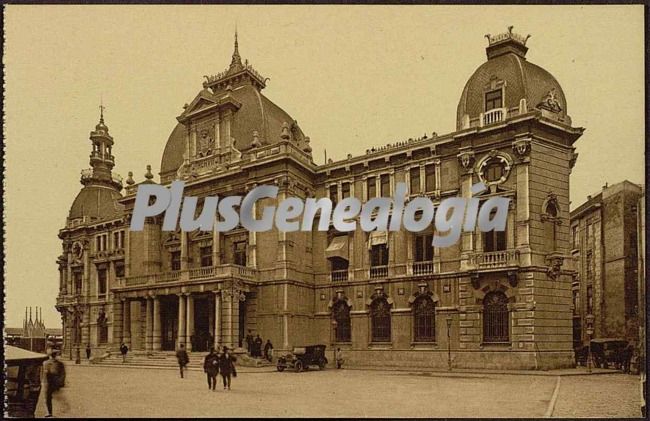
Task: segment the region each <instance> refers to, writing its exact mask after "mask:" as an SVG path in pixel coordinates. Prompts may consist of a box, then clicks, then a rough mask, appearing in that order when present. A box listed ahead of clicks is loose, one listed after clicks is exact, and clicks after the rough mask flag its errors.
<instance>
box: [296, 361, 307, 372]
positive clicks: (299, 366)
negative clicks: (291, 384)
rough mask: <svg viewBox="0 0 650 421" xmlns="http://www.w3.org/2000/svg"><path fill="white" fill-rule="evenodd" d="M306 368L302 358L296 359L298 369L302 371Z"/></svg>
mask: <svg viewBox="0 0 650 421" xmlns="http://www.w3.org/2000/svg"><path fill="white" fill-rule="evenodd" d="M304 369H305V367H304V366H303V364H302V361H300V360H298V361H296V371H297V372H298V373H300V372H301V371H302V370H304Z"/></svg>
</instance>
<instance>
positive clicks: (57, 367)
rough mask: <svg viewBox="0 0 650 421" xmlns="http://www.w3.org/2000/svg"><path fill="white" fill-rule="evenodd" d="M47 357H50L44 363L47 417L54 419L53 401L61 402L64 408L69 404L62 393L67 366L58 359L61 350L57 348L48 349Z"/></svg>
mask: <svg viewBox="0 0 650 421" xmlns="http://www.w3.org/2000/svg"><path fill="white" fill-rule="evenodd" d="M46 352H47V355H48V357H49V359H48V360H46V361H45V362H44V363H43V377H44V379H45V405H46V407H47V415H45V416H46V417H52V416H54V415H53V411H52V400H53V398H54V399H55V400H57V402H60V403H61V404H62V406H63V407H68V403H67V401H66V400H65V399H63V397H62V396H61V394H60V393H58V392H59V391H60V390H61V388H63V387H64V386H65V365H64V364H63V362H62V361H61V360H60V359H58V358H57V356H58V355H59V352H60V351H59V350H58V349H56V348H48V349H47V351H46Z"/></svg>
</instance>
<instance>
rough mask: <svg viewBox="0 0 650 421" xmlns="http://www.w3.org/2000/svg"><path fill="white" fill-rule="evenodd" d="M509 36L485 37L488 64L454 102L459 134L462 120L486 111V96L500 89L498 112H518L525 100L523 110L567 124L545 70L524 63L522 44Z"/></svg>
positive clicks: (559, 91) (558, 90) (520, 39)
mask: <svg viewBox="0 0 650 421" xmlns="http://www.w3.org/2000/svg"><path fill="white" fill-rule="evenodd" d="M511 29H512V28H509V32H508V33H505V34H501V35H497V36H495V37H491V36H489V35H488V36H487V37H488V38H489V40H490V45H489V46H488V47H487V56H488V60H487V61H486V62H485V63H483V64H482V65H481V66H479V68H478V69H476V71H475V72H474V74H473V75H472V76H471V77H470V78H469V80H468V81H467V83H466V84H465V88H464V89H463V94H462V95H461V97H460V101H459V102H458V109H457V116H456V117H457V118H456V126H457V129H458V130H460V129H462V128H465V127H464V126H463V119H465V120H467V119H468V118H467V116H468V117H469V120H473V119H477V118H479V117H480V114H481V113H484V112H486V111H488V110H489V109H486V108H489V107H488V106H487V104H486V94H487V93H488V92H490V91H494V90H495V89H497V90H498V89H499V88H502V89H503V91H502V94H501V95H502V98H501V101H502V105H501V107H502V108H505V109H507V110H511V109H514V108H517V109H519V107H520V105H521V100H522V99H525V100H526V101H525V104H526V108H527V110H531V109H533V108H539V109H544V110H545V111H548V112H545V115H547V116H548V117H550V118H553V119H555V120H558V121H560V122H563V123H565V124H569V125H570V124H571V119H570V117H569V116H568V115H567V106H566V98H565V97H564V92H563V91H562V87H561V86H560V84H559V83H558V81H557V80H556V79H555V78H554V77H553V75H551V74H550V73H549V72H547V71H546V70H544V69H542V68H541V67H539V66H537V65H535V64H533V63H530V62H529V61H527V60H526V57H525V55H526V51H527V50H528V48H526V46H525V44H526V40H527V38H523V37H520V36H519V35H517V34H514V33H512V32H511Z"/></svg>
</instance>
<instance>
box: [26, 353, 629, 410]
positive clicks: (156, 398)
mask: <svg viewBox="0 0 650 421" xmlns="http://www.w3.org/2000/svg"><path fill="white" fill-rule="evenodd" d="M618 377H619V376H618V375H604V376H591V377H590V378H588V379H584V378H583V377H576V378H571V379H569V378H568V377H565V378H562V387H564V386H565V385H566V386H567V389H566V390H567V393H568V395H567V397H568V398H569V400H570V398H571V396H577V395H581V396H580V398H581V399H584V400H585V401H584V402H583V401H581V404H580V405H579V406H577V407H576V408H577V409H578V410H579V409H580V407H582V406H583V405H589V404H593V402H591V401H589V398H588V396H589V395H593V392H594V391H600V390H604V393H606V394H608V395H610V396H618V395H621V396H620V399H621V400H623V401H626V398H625V397H624V395H625V394H626V393H627V392H628V389H629V391H634V392H636V391H637V390H638V386H637V385H635V384H634V382H633V380H629V379H632V377H631V376H629V379H624V380H618ZM620 377H621V378H622V377H628V376H623V375H621V376H620ZM567 379H569V380H567ZM612 379H617V382H616V385H615V386H611V387H610V386H609V385H608V383H607V382H608V381H610V380H612ZM555 383H556V377H552V376H514V375H508V376H505V375H470V374H467V375H464V374H456V375H454V376H441V375H430V374H422V373H419V374H418V373H406V372H385V371H358V370H325V371H309V372H305V373H293V372H285V373H277V372H272V373H269V372H266V373H241V374H240V375H239V376H238V377H237V378H236V379H233V388H232V390H231V391H229V392H228V391H224V390H223V388H218V390H217V391H216V392H211V391H208V390H207V383H206V380H205V377H204V375H203V373H201V372H197V371H192V372H190V373H189V376H188V377H187V378H185V379H180V378H179V376H178V373H177V372H176V371H172V370H160V369H133V368H114V367H91V366H81V367H79V366H74V365H70V364H68V374H67V379H66V388H65V389H64V391H65V392H64V395H65V397H66V399H67V401H68V403H69V405H70V407H69V409H68V410H66V411H58V412H57V408H56V407H55V415H56V416H60V417H62V416H66V415H67V416H72V417H75V416H77V417H244V416H246V417H271V416H284V417H301V416H302V417H317V416H319V417H343V416H349V417H388V416H391V417H476V416H482V417H498V418H515V417H542V416H543V415H544V413H545V412H546V410H547V408H548V404H549V401H550V400H551V396H552V395H553V390H554V388H555ZM562 387H561V389H560V394H559V396H558V400H557V410H556V412H554V413H553V415H554V416H560V415H561V414H566V412H565V411H566V410H568V409H566V408H570V407H571V405H568V406H567V405H566V404H565V400H566V399H567V398H566V397H565V394H564V391H563V390H562ZM583 387H584V388H588V389H589V391H590V392H591V393H581V392H580V390H579V389H580V388H583ZM576 388H577V389H578V390H576ZM595 398H596V397H595ZM636 401H637V402H638V399H637V400H636ZM625 406H626V407H627V404H626V405H625ZM611 411H612V412H611V413H612V414H621V411H619V410H614V409H611ZM607 413H608V414H609V413H610V412H607ZM43 414H44V405H43V403H42V402H39V408H38V409H37V413H36V415H37V416H42V415H43ZM558 414H560V415H558ZM577 414H578V413H573V414H571V415H570V416H580V415H577ZM585 416H588V414H586V415H585ZM628 416H630V415H628Z"/></svg>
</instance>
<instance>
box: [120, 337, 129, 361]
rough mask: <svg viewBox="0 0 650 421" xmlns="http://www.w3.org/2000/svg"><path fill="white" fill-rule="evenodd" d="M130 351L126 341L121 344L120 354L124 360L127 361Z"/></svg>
mask: <svg viewBox="0 0 650 421" xmlns="http://www.w3.org/2000/svg"><path fill="white" fill-rule="evenodd" d="M127 352H129V347H128V346H126V344H125V343H124V342H122V345H120V354H122V362H125V361H126V353H127Z"/></svg>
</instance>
